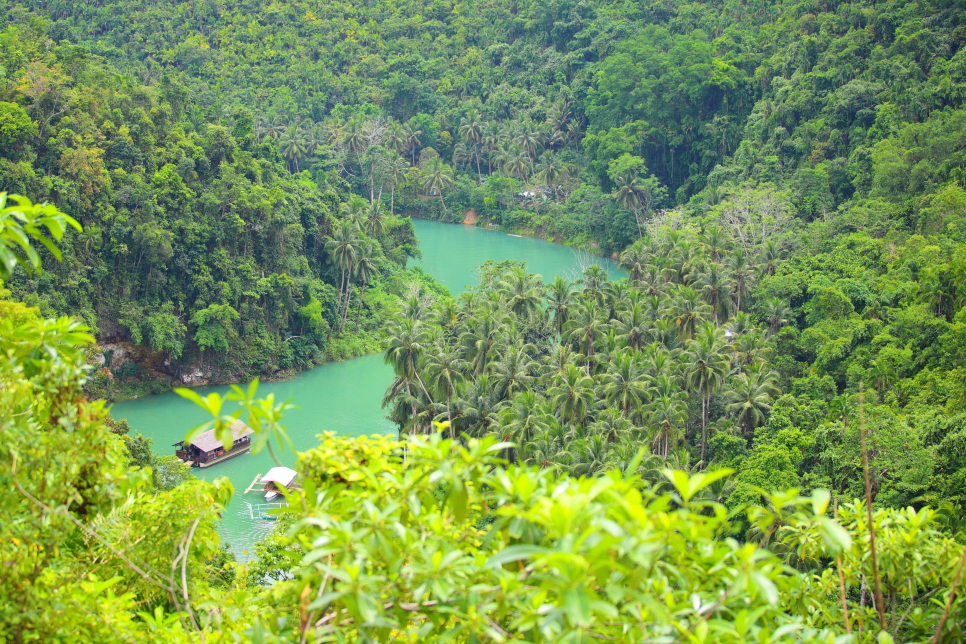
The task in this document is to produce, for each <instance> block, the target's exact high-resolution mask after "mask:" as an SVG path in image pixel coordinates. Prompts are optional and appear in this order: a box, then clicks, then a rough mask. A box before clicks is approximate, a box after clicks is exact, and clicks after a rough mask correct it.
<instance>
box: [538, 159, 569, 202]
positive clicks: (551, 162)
mask: <svg viewBox="0 0 966 644" xmlns="http://www.w3.org/2000/svg"><path fill="white" fill-rule="evenodd" d="M535 172H536V175H535V177H534V178H535V179H536V180H537V181H539V182H540V183H541V184H543V185H546V186H548V187H549V188H550V190H552V191H553V196H554V199H557V197H558V194H557V193H558V190H559V188H560V184H561V183H562V182H563V181H564V177H565V176H566V172H567V171H566V166H564V164H562V163H560V162H559V161H558V160H557V157H556V156H553V155H551V154H549V153H546V154H544V155H543V158H542V161H541V162H540V163H539V164H538V165H537V167H536V168H535Z"/></svg>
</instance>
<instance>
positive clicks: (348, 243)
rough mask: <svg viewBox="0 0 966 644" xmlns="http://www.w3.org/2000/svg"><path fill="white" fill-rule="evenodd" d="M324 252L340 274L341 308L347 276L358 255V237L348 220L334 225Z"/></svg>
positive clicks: (347, 285)
mask: <svg viewBox="0 0 966 644" xmlns="http://www.w3.org/2000/svg"><path fill="white" fill-rule="evenodd" d="M325 251H326V252H327V253H329V257H330V259H331V261H332V263H333V264H335V265H336V266H337V267H338V268H339V270H340V271H341V272H342V277H341V279H340V281H339V306H340V307H341V306H342V298H343V297H346V295H347V293H348V290H349V276H350V274H351V273H352V270H353V269H354V268H355V265H356V260H357V258H358V255H359V237H358V235H357V234H356V227H355V226H353V225H352V222H350V221H348V220H342V221H339V222H337V223H336V225H335V229H334V230H333V231H332V238H331V239H330V240H329V241H327V242H326V243H325ZM346 300H347V301H346V309H347V310H348V298H347V297H346Z"/></svg>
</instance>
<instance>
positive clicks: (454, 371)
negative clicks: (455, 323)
mask: <svg viewBox="0 0 966 644" xmlns="http://www.w3.org/2000/svg"><path fill="white" fill-rule="evenodd" d="M466 366H467V365H466V361H465V360H463V359H462V358H461V357H460V355H459V353H458V352H456V351H450V350H449V349H448V348H447V347H446V345H445V343H442V342H439V343H437V344H435V345H434V346H433V348H432V350H431V351H429V352H428V353H427V358H426V364H425V366H424V370H425V372H426V374H427V376H426V381H427V383H428V384H429V388H430V389H432V390H433V392H434V393H435V394H436V397H437V398H441V399H443V400H445V401H446V419H447V420H448V421H449V423H450V427H449V430H450V438H455V437H456V434H455V431H456V430H455V428H454V427H453V399H454V398H455V397H456V395H457V393H458V392H459V387H460V385H461V384H462V382H463V380H464V378H463V372H464V371H465V370H466Z"/></svg>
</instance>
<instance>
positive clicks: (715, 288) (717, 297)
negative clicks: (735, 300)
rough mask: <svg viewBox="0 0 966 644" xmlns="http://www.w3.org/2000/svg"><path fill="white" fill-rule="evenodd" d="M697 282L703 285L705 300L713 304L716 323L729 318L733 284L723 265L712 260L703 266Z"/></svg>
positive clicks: (712, 309)
mask: <svg viewBox="0 0 966 644" xmlns="http://www.w3.org/2000/svg"><path fill="white" fill-rule="evenodd" d="M697 284H698V285H699V286H700V287H701V293H702V295H704V300H705V302H707V303H708V304H709V305H710V306H711V311H712V313H713V315H714V323H715V324H718V322H719V320H722V321H726V320H727V319H728V310H729V308H730V304H731V297H730V293H731V284H730V280H729V279H728V276H727V274H725V272H724V269H723V267H722V266H721V265H720V264H718V263H717V262H710V263H708V264H706V265H705V266H703V267H702V270H701V272H700V275H699V277H698V279H697Z"/></svg>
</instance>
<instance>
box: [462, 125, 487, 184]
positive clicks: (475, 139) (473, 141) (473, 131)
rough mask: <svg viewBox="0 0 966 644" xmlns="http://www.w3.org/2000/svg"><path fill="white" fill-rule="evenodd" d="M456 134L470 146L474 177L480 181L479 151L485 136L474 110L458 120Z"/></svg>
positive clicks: (481, 175)
mask: <svg viewBox="0 0 966 644" xmlns="http://www.w3.org/2000/svg"><path fill="white" fill-rule="evenodd" d="M457 133H458V134H459V135H460V136H461V137H462V138H463V139H464V140H465V141H466V142H467V143H469V144H470V149H471V150H472V152H473V156H474V157H475V158H476V175H477V178H479V179H481V180H482V177H483V173H482V171H481V170H480V152H479V149H480V145H482V143H483V137H484V136H485V135H486V124H485V123H484V122H483V118H482V117H481V116H480V113H479V112H477V111H476V110H475V109H474V110H470V111H468V112H467V113H466V116H464V117H463V118H462V119H460V127H459V130H457Z"/></svg>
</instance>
